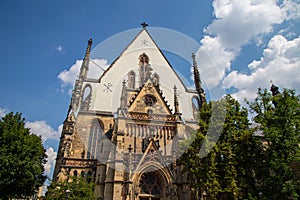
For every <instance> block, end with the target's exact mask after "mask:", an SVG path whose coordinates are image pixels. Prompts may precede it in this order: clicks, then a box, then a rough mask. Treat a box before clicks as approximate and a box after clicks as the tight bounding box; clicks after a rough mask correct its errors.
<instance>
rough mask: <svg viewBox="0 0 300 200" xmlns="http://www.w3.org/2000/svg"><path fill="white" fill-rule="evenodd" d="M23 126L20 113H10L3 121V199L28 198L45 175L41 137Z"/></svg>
mask: <svg viewBox="0 0 300 200" xmlns="http://www.w3.org/2000/svg"><path fill="white" fill-rule="evenodd" d="M24 125H25V119H24V118H22V114H20V113H16V114H14V113H12V112H11V113H9V114H7V115H6V116H4V117H3V118H2V119H1V120H0V188H1V189H0V199H11V198H25V197H29V196H31V195H33V194H35V193H36V192H37V190H38V188H39V187H40V186H42V184H43V182H44V181H45V178H46V176H44V174H43V173H44V166H43V164H45V163H46V154H45V150H44V148H43V145H42V141H41V138H40V137H39V136H37V135H34V134H32V133H30V130H29V129H28V128H25V127H24Z"/></svg>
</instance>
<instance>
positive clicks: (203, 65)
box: [197, 36, 234, 88]
mask: <svg viewBox="0 0 300 200" xmlns="http://www.w3.org/2000/svg"><path fill="white" fill-rule="evenodd" d="M201 43H202V46H201V47H200V48H199V50H198V52H197V60H198V65H199V71H200V74H202V75H203V79H204V82H205V83H206V84H207V87H208V88H213V87H215V86H217V85H218V84H219V81H220V80H222V79H223V77H224V76H225V71H226V70H229V69H230V65H231V63H230V62H231V60H232V59H233V57H234V53H233V52H231V51H228V50H226V49H225V48H224V47H222V45H221V43H220V40H219V38H218V37H210V36H205V37H204V38H203V39H202V40H201Z"/></svg>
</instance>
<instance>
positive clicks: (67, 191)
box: [66, 189, 71, 199]
mask: <svg viewBox="0 0 300 200" xmlns="http://www.w3.org/2000/svg"><path fill="white" fill-rule="evenodd" d="M70 192H71V191H70V190H69V189H67V190H66V199H69V195H70Z"/></svg>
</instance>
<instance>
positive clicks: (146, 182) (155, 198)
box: [139, 171, 164, 200]
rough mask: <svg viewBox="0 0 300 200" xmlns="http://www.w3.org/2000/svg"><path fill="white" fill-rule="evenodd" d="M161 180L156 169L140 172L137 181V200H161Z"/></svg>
mask: <svg viewBox="0 0 300 200" xmlns="http://www.w3.org/2000/svg"><path fill="white" fill-rule="evenodd" d="M163 182H164V181H162V177H161V175H160V174H159V173H158V172H156V171H154V172H153V171H152V172H146V173H144V174H142V176H141V179H140V181H139V191H140V194H139V200H162V199H163V198H162V197H163V192H164V191H163V188H164V185H163Z"/></svg>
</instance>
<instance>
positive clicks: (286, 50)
mask: <svg viewBox="0 0 300 200" xmlns="http://www.w3.org/2000/svg"><path fill="white" fill-rule="evenodd" d="M0 15H1V18H0V25H1V32H0V36H1V37H0V43H1V46H0V58H1V79H0V84H1V85H2V87H1V88H0V92H1V96H0V116H3V115H5V113H7V112H10V111H13V112H22V113H23V116H24V117H25V118H26V119H27V123H26V126H28V127H30V128H31V130H32V132H34V133H36V134H38V135H41V136H42V139H43V141H44V146H45V148H46V149H47V154H48V156H49V162H48V163H47V166H46V167H45V168H46V173H47V174H48V175H51V171H52V169H53V165H54V159H55V156H56V151H57V147H58V138H59V136H60V132H61V128H62V125H61V124H62V122H63V120H64V119H65V116H66V113H67V109H68V105H69V102H70V91H71V90H72V85H73V83H74V79H75V78H76V76H77V73H78V70H79V66H80V64H81V62H82V58H83V56H84V51H85V48H86V45H87V41H88V39H89V38H93V46H94V47H96V46H97V45H99V44H103V43H102V42H103V41H105V40H106V39H108V38H111V37H113V36H115V35H116V34H119V33H122V32H124V31H128V30H134V31H133V32H130V33H131V34H134V33H137V32H138V31H139V30H140V23H141V22H143V21H146V22H147V23H148V24H149V31H150V30H151V28H153V27H157V28H164V29H168V30H173V31H177V32H179V33H182V34H184V35H185V36H186V37H189V38H191V39H192V40H194V41H196V43H197V45H196V46H197V49H194V51H195V52H196V54H197V60H198V66H199V70H200V73H201V75H202V79H203V81H204V82H205V89H206V91H207V92H208V93H209V92H210V91H213V90H216V89H221V90H223V91H225V92H227V93H231V94H232V95H233V96H234V97H235V98H237V99H238V100H240V101H243V100H244V98H247V99H249V100H251V99H253V98H254V97H255V93H256V91H257V88H258V87H262V88H269V87H270V80H272V81H273V82H274V83H275V84H276V85H278V86H279V87H280V88H291V89H296V90H297V92H298V93H299V91H300V78H299V77H300V1H299V0H277V1H276V0H263V1H261V0H243V1H241V0H211V1H208V0H188V1H176V3H175V2H174V1H171V0H164V1H161V0H152V1H141V0H139V1H138V0H128V1H117V0H111V1H97V0H95V1H78V0H72V1H71V0H66V1H58V0H53V1H39V0H27V1H15V0H2V1H0ZM135 30H137V31H135ZM133 36H134V35H133ZM128 38H130V37H128ZM122 42H123V43H120V44H117V46H118V49H117V50H111V49H113V48H112V47H111V46H110V47H109V48H108V50H107V52H111V54H112V53H113V55H110V56H107V55H106V54H105V55H104V54H103V56H102V55H101V54H100V55H99V54H97V55H98V57H97V58H95V59H94V60H93V63H91V65H94V66H93V67H91V69H92V70H94V72H93V75H95V74H96V76H97V72H101V69H100V71H99V68H100V67H101V68H105V67H107V65H108V64H109V63H111V62H112V61H113V58H114V56H115V57H117V56H118V54H119V53H120V50H122V49H119V48H120V47H122V46H123V45H124V44H127V43H128V42H130V40H129V41H126V40H125V41H122ZM124 42H125V43H124ZM174 43H176V41H175V42H174ZM158 45H159V46H160V43H158ZM102 46H103V45H102ZM170 57H171V58H172V56H170ZM174 60H175V61H172V60H170V62H171V64H172V65H173V66H174V67H175V68H176V69H177V70H178V71H179V72H180V73H182V74H186V75H187V76H188V75H189V74H190V69H189V66H186V67H184V68H182V67H181V64H182V62H181V61H178V62H177V61H176V59H174ZM187 62H188V63H189V62H191V61H190V60H188V61H187Z"/></svg>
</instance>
